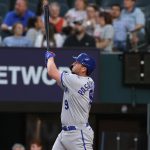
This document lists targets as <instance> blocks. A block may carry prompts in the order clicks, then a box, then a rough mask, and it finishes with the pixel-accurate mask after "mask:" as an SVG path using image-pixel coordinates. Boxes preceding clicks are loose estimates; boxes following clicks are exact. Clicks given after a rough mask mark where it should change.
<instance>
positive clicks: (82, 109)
mask: <svg viewBox="0 0 150 150" xmlns="http://www.w3.org/2000/svg"><path fill="white" fill-rule="evenodd" d="M61 84H62V87H63V89H64V96H63V104H62V112H61V123H62V125H66V126H67V125H80V124H86V123H88V118H89V112H90V108H91V103H92V100H93V94H94V81H93V80H92V79H91V78H90V77H83V76H78V75H76V74H72V73H65V72H63V73H62V74H61Z"/></svg>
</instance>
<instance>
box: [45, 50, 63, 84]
mask: <svg viewBox="0 0 150 150" xmlns="http://www.w3.org/2000/svg"><path fill="white" fill-rule="evenodd" d="M54 57H55V54H54V53H52V52H48V51H47V52H46V53H45V59H46V65H47V72H48V75H49V76H50V77H51V78H53V79H55V80H56V81H57V83H58V84H60V82H61V73H60V72H59V70H58V69H57V67H56V64H55V62H54Z"/></svg>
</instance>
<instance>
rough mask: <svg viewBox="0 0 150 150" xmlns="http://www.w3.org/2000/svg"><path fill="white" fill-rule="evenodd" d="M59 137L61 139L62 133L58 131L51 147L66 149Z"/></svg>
mask: <svg viewBox="0 0 150 150" xmlns="http://www.w3.org/2000/svg"><path fill="white" fill-rule="evenodd" d="M61 139H62V135H61V133H60V134H59V135H58V137H57V139H56V141H55V143H54V145H53V147H52V150H66V149H65V148H64V146H63V144H62V142H61Z"/></svg>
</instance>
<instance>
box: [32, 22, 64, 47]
mask: <svg viewBox="0 0 150 150" xmlns="http://www.w3.org/2000/svg"><path fill="white" fill-rule="evenodd" d="M63 43H64V38H63V37H62V36H61V34H59V33H56V31H55V27H54V26H53V25H52V24H51V25H50V30H49V45H50V47H62V45H63ZM34 46H35V47H47V43H46V36H45V34H44V33H41V34H39V35H38V36H37V38H36V40H35V45H34Z"/></svg>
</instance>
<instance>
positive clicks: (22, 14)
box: [1, 0, 34, 31]
mask: <svg viewBox="0 0 150 150" xmlns="http://www.w3.org/2000/svg"><path fill="white" fill-rule="evenodd" d="M33 16H34V13H33V12H31V11H30V10H28V4H27V0H16V4H15V9H14V10H13V11H10V12H8V13H7V14H6V16H5V18H4V21H3V23H2V25H1V29H2V30H3V31H8V30H11V29H12V26H13V25H14V24H15V23H16V22H20V23H22V25H23V27H24V28H26V27H27V22H28V19H29V18H30V17H33Z"/></svg>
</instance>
